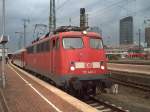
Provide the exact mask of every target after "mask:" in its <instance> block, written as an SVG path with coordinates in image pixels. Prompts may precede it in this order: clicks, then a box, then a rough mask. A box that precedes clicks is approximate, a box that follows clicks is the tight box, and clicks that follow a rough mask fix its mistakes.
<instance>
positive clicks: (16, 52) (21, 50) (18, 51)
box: [13, 49, 26, 54]
mask: <svg viewBox="0 0 150 112" xmlns="http://www.w3.org/2000/svg"><path fill="white" fill-rule="evenodd" d="M24 51H26V49H20V50H17V51H15V52H13V54H19V53H21V52H24Z"/></svg>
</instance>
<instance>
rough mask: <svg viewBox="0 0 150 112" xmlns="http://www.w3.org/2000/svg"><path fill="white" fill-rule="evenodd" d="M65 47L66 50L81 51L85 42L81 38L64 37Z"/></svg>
mask: <svg viewBox="0 0 150 112" xmlns="http://www.w3.org/2000/svg"><path fill="white" fill-rule="evenodd" d="M63 47H64V48H65V49H79V48H83V40H82V38H80V37H64V38H63Z"/></svg>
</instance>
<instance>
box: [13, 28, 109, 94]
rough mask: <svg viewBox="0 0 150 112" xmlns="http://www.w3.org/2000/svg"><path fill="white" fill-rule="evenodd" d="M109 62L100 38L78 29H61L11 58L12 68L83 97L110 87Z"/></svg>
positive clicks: (34, 42) (96, 34)
mask: <svg viewBox="0 0 150 112" xmlns="http://www.w3.org/2000/svg"><path fill="white" fill-rule="evenodd" d="M77 29H78V30H77ZM107 62H108V59H107V58H106V55H105V50H104V48H103V40H102V37H101V36H100V34H98V33H95V32H90V31H82V30H79V28H76V27H72V28H70V27H64V26H62V27H60V28H58V29H57V30H56V31H55V32H54V33H53V34H49V33H48V34H47V35H45V36H43V37H41V38H38V39H37V40H36V41H33V42H32V44H31V45H29V46H27V47H26V48H24V49H22V50H19V51H16V52H14V53H13V54H12V63H13V64H15V65H17V66H19V67H21V68H23V69H26V70H29V71H33V72H35V73H38V74H40V75H42V76H44V77H46V78H48V79H50V80H51V81H53V83H55V84H56V85H57V86H59V87H63V88H65V89H68V90H75V91H77V92H80V93H83V92H85V91H86V93H88V92H87V91H89V90H90V92H91V91H92V92H93V93H95V92H96V89H97V88H100V89H101V90H104V88H109V87H110V86H108V85H109V84H108V82H110V80H109V77H110V73H109V71H108V69H107Z"/></svg>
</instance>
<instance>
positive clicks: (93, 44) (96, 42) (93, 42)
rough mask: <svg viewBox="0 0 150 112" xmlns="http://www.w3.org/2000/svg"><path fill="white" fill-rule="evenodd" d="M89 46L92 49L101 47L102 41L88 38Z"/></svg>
mask: <svg viewBox="0 0 150 112" xmlns="http://www.w3.org/2000/svg"><path fill="white" fill-rule="evenodd" d="M90 47H91V48H94V49H102V48H103V43H102V40H101V39H99V38H90Z"/></svg>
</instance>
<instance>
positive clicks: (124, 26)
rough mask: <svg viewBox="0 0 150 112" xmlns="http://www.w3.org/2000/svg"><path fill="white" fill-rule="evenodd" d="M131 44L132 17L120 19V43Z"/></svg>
mask: <svg viewBox="0 0 150 112" xmlns="http://www.w3.org/2000/svg"><path fill="white" fill-rule="evenodd" d="M127 44H133V17H132V16H129V17H126V18H123V19H121V20H120V45H127Z"/></svg>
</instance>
